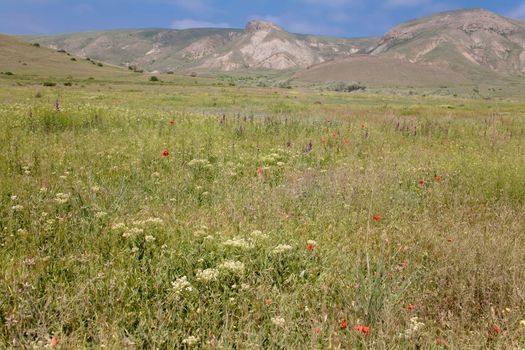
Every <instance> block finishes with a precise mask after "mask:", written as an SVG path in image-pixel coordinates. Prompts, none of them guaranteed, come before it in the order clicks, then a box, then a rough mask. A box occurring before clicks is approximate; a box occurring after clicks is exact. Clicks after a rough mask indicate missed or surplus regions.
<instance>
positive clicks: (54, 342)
mask: <svg viewBox="0 0 525 350" xmlns="http://www.w3.org/2000/svg"><path fill="white" fill-rule="evenodd" d="M58 343H60V341H59V340H58V338H57V337H53V339H51V345H52V346H57V345H58Z"/></svg>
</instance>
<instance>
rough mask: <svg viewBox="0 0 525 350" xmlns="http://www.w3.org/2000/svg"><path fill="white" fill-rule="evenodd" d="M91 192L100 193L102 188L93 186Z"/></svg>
mask: <svg viewBox="0 0 525 350" xmlns="http://www.w3.org/2000/svg"><path fill="white" fill-rule="evenodd" d="M91 191H93V192H94V193H98V192H100V187H99V186H93V187H91Z"/></svg>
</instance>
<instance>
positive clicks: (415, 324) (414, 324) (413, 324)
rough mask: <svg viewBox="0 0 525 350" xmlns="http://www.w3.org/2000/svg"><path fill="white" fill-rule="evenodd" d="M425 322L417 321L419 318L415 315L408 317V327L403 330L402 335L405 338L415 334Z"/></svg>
mask: <svg viewBox="0 0 525 350" xmlns="http://www.w3.org/2000/svg"><path fill="white" fill-rule="evenodd" d="M424 326H425V324H424V323H423V322H419V319H418V318H417V316H414V317H412V318H411V319H410V325H409V328H408V329H406V330H405V332H404V333H403V334H401V335H402V336H404V337H406V338H410V337H411V336H413V335H414V334H416V333H417V332H418V331H419V330H420V329H421V328H423V327H424Z"/></svg>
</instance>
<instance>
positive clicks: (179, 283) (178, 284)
mask: <svg viewBox="0 0 525 350" xmlns="http://www.w3.org/2000/svg"><path fill="white" fill-rule="evenodd" d="M171 285H172V286H173V290H174V291H175V293H176V294H181V293H182V292H184V291H188V292H191V291H192V290H193V287H192V286H191V284H190V282H188V278H187V277H186V276H182V277H181V278H178V279H176V280H175V281H174V282H171Z"/></svg>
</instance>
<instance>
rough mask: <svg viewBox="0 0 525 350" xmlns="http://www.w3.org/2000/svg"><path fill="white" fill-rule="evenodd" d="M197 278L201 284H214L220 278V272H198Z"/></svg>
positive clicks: (213, 270)
mask: <svg viewBox="0 0 525 350" xmlns="http://www.w3.org/2000/svg"><path fill="white" fill-rule="evenodd" d="M196 278H197V280H198V281H201V282H212V281H216V280H217V279H218V278H219V270H217V269H205V270H198V271H197V274H196Z"/></svg>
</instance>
